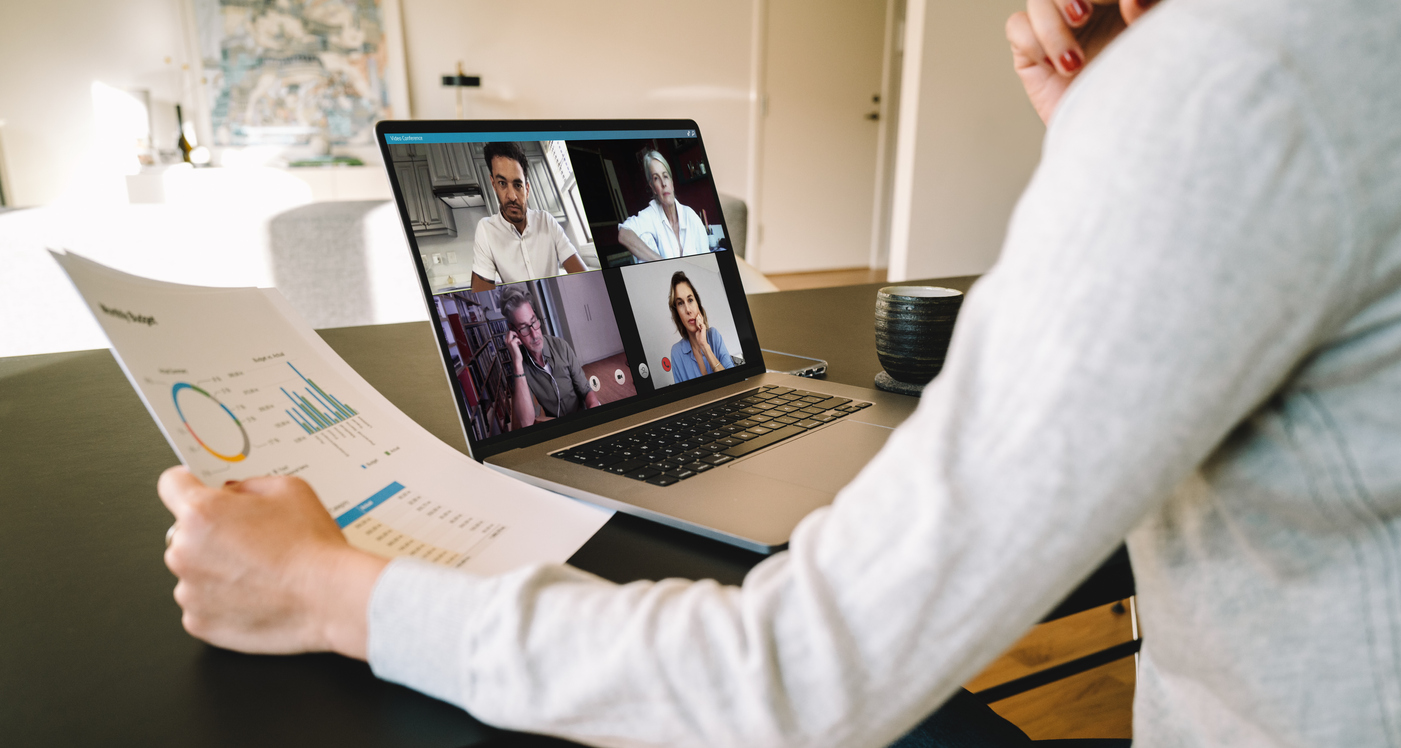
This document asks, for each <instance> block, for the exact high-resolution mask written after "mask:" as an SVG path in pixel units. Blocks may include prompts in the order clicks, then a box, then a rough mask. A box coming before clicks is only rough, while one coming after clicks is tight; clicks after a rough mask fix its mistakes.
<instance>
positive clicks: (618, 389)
mask: <svg viewBox="0 0 1401 748" xmlns="http://www.w3.org/2000/svg"><path fill="white" fill-rule="evenodd" d="M579 368H581V369H583V370H584V376H585V377H586V378H587V377H598V385H599V386H598V400H599V402H601V403H611V402H613V401H614V400H622V399H623V398H625V397H632V396H633V395H636V394H637V385H636V384H634V383H633V381H632V377H631V375H629V374H628V372H630V371H631V370H632V369H631V368H630V367H629V366H628V357H627V354H624V353H619V354H617V355H616V356H609V357H608V358H601V359H599V360H597V361H595V362H593V363H591V364H584V365H583V366H581V367H579ZM620 371H621V372H622V373H623V381H622V382H621V383H619V382H618V380H617V378H616V377H615V374H616V373H617V372H620Z"/></svg>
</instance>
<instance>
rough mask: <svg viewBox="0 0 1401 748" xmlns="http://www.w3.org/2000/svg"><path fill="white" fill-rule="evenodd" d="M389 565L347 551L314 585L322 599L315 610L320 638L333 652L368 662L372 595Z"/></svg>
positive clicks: (351, 550)
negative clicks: (369, 612)
mask: <svg viewBox="0 0 1401 748" xmlns="http://www.w3.org/2000/svg"><path fill="white" fill-rule="evenodd" d="M388 563H389V560H388V559H385V558H381V557H379V556H376V555H374V554H371V553H367V552H365V551H361V550H357V549H354V548H346V550H345V552H344V553H342V554H339V555H338V556H337V558H336V559H335V560H334V562H332V563H331V565H330V566H329V567H328V568H327V569H326V570H325V572H326V573H325V574H324V576H323V577H322V578H320V579H317V580H315V581H314V582H313V584H312V585H311V589H313V590H316V593H315V594H318V595H319V596H320V597H319V599H318V600H316V601H314V602H313V606H314V607H313V609H314V610H316V611H318V613H317V616H316V618H317V620H318V625H319V627H320V629H321V637H322V638H323V639H324V641H325V642H326V645H327V647H328V648H329V649H330V650H331V651H333V652H338V653H340V654H343V655H345V656H346V657H354V658H355V659H357V660H364V659H366V657H367V649H366V647H367V645H368V636H369V626H368V618H367V616H368V610H369V607H370V595H371V594H372V593H373V592H374V589H375V583H376V582H377V581H379V575H380V573H382V572H383V571H384V567H385V566H386V565H388Z"/></svg>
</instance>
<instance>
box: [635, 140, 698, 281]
mask: <svg viewBox="0 0 1401 748" xmlns="http://www.w3.org/2000/svg"><path fill="white" fill-rule="evenodd" d="M642 172H643V174H644V175H645V176H646V177H647V184H648V185H649V186H650V187H651V188H652V202H651V203H649V204H648V205H647V207H645V208H643V209H642V210H640V211H638V213H637V215H635V216H632V217H630V218H628V219H627V220H626V221H623V222H622V224H620V225H619V226H618V242H619V243H620V244H622V245H623V246H624V247H626V248H627V250H628V251H629V252H631V253H632V255H633V257H636V258H637V259H639V260H643V261H648V262H650V261H652V260H661V259H668V260H669V259H673V258H676V257H681V256H683V255H698V254H704V253H706V252H709V251H710V238H709V236H708V234H707V232H706V227H705V222H704V221H702V220H701V217H700V216H699V215H697V214H696V212H695V211H694V210H691V209H690V208H688V207H686V206H684V205H682V204H681V203H679V202H677V200H676V183H675V181H674V180H673V179H672V176H671V165H670V164H668V163H667V162H666V158H665V157H663V156H662V154H661V153H659V152H657V151H656V150H648V151H646V152H645V153H643V154H642Z"/></svg>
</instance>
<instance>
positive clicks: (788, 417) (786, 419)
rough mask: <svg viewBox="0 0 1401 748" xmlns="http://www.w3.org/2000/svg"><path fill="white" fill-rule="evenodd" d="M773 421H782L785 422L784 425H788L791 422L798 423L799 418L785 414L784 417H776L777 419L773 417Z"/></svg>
mask: <svg viewBox="0 0 1401 748" xmlns="http://www.w3.org/2000/svg"><path fill="white" fill-rule="evenodd" d="M773 422H774V423H781V424H783V425H784V426H787V425H788V424H790V423H797V422H798V419H796V418H794V417H793V416H783V417H782V418H775V419H773Z"/></svg>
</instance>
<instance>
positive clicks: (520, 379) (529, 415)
mask: <svg viewBox="0 0 1401 748" xmlns="http://www.w3.org/2000/svg"><path fill="white" fill-rule="evenodd" d="M511 412H512V414H514V416H515V421H516V423H515V428H518V429H521V428H525V427H526V426H533V425H535V404H534V402H532V398H531V397H530V385H528V384H527V383H526V381H525V374H523V373H521V372H516V373H515V374H513V375H511Z"/></svg>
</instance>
